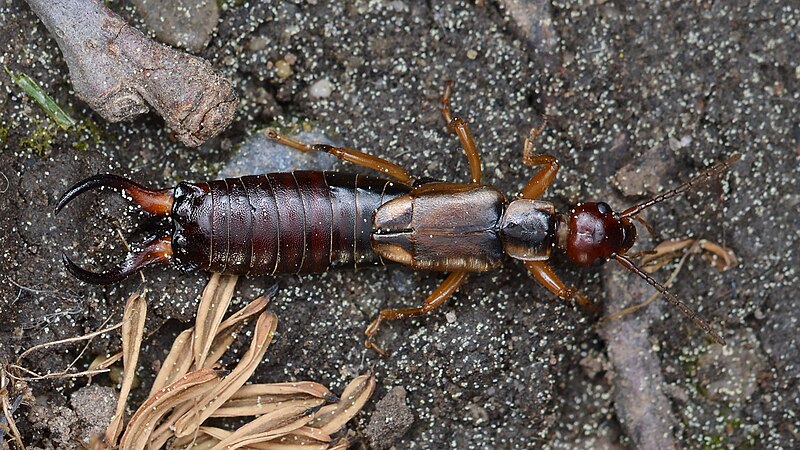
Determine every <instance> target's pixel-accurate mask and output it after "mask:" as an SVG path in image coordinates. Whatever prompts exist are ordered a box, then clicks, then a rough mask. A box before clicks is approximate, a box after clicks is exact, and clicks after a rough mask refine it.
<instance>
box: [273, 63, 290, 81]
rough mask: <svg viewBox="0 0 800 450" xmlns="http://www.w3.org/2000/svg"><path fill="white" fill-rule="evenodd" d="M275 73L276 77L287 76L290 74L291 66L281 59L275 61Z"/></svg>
mask: <svg viewBox="0 0 800 450" xmlns="http://www.w3.org/2000/svg"><path fill="white" fill-rule="evenodd" d="M275 75H277V76H278V78H289V77H290V76H292V66H291V65H290V64H289V63H288V62H286V61H285V60H283V59H281V60H279V61H276V62H275Z"/></svg>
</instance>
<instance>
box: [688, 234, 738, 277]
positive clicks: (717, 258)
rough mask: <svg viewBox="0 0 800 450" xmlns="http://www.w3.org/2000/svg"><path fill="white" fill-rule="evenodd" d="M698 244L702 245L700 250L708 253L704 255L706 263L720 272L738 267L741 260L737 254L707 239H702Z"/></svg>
mask: <svg viewBox="0 0 800 450" xmlns="http://www.w3.org/2000/svg"><path fill="white" fill-rule="evenodd" d="M697 243H698V244H700V248H702V249H703V250H705V251H706V253H704V254H703V257H705V258H706V261H708V262H709V263H710V264H711V265H713V266H714V267H716V268H717V270H719V271H720V272H724V271H726V270H728V269H730V268H732V267H736V265H737V264H739V259H738V258H737V257H736V254H734V253H733V250H731V249H729V248H727V247H723V246H721V245H719V244H717V243H715V242H711V241H709V240H707V239H700V240H699V241H697Z"/></svg>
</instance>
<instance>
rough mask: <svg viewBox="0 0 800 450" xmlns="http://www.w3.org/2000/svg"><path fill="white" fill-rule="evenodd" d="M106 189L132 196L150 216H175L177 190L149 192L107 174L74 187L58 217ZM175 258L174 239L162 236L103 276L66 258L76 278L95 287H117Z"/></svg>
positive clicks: (66, 195)
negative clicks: (82, 199) (87, 194)
mask: <svg viewBox="0 0 800 450" xmlns="http://www.w3.org/2000/svg"><path fill="white" fill-rule="evenodd" d="M102 187H110V188H115V189H121V190H123V191H125V192H126V193H127V194H128V195H130V196H131V198H132V199H133V201H134V202H136V203H137V204H138V205H139V206H141V207H142V209H143V210H144V211H147V212H148V213H150V214H154V215H157V216H167V215H169V214H170V213H171V212H172V205H173V202H174V195H173V189H159V190H153V189H148V188H146V187H144V186H141V185H140V184H138V183H135V182H133V181H131V180H129V179H127V178H123V177H121V176H118V175H111V174H105V175H95V176H93V177H91V178H87V179H85V180H83V181H81V182H79V183H77V184H75V185H74V186H72V187H71V188H70V189H69V190H68V191H67V192H66V193H64V195H63V196H62V197H61V199H60V200H59V201H58V204H57V205H56V208H55V214H58V213H59V212H60V211H61V209H63V208H64V206H66V205H67V204H68V203H69V202H71V201H72V200H74V199H75V198H77V197H78V196H79V195H81V194H83V193H85V192H87V191H90V190H93V189H97V188H102ZM171 257H172V238H171V237H170V236H161V237H156V238H153V239H150V240H148V241H147V242H145V243H144V246H143V247H142V248H141V249H140V250H138V251H135V252H132V253H130V254H129V255H128V257H127V258H126V259H125V260H124V261H122V262H121V263H120V264H119V265H117V266H116V267H114V268H113V269H110V270H108V271H106V272H101V273H97V272H90V271H88V270H86V269H84V268H82V267H80V266H78V265H77V264H75V263H74V262H72V260H71V259H69V257H68V256H67V255H66V253H64V254H63V255H62V259H63V261H64V265H65V266H66V267H67V270H69V272H70V273H71V274H72V275H74V276H75V277H76V278H78V279H80V280H82V281H85V282H87V283H92V284H111V283H116V282H118V281H121V280H123V279H124V278H126V277H128V276H129V275H131V274H133V273H136V272H137V271H138V270H139V269H141V268H143V267H147V266H149V265H151V264H157V263H160V262H165V261H169V260H170V258H171Z"/></svg>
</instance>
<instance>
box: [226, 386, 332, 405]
mask: <svg viewBox="0 0 800 450" xmlns="http://www.w3.org/2000/svg"><path fill="white" fill-rule="evenodd" d="M298 394H308V395H311V396H313V397H319V398H324V399H325V400H327V401H329V402H331V403H333V402H338V401H339V398H338V397H336V396H335V395H334V394H333V392H331V391H329V390H328V388H326V387H325V386H323V385H321V384H319V383H315V382H313V381H296V382H287V383H269V384H248V385H245V386H242V387H241V389H239V390H238V391H237V392H236V394H234V395H233V397H231V399H237V398H245V397H255V396H262V397H265V396H275V397H279V396H290V398H291V397H293V396H296V395H298Z"/></svg>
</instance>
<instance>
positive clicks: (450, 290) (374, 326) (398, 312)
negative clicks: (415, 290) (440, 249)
mask: <svg viewBox="0 0 800 450" xmlns="http://www.w3.org/2000/svg"><path fill="white" fill-rule="evenodd" d="M466 279H467V272H453V273H451V274H450V275H448V276H447V278H445V280H444V281H443V282H442V284H441V285H439V287H438V288H436V290H434V291H433V292H432V293H431V295H429V296H428V298H426V299H425V302H424V303H423V304H422V306H418V307H416V308H397V309H382V310H381V312H380V313H379V314H378V317H376V318H375V320H373V321H372V323H371V324H369V326H368V327H367V329H366V331H365V332H364V334H365V335H366V336H367V340H366V341H365V342H364V346H365V347H367V348H369V349H372V350H375V351H376V352H377V353H378V354H380V355H381V356H387V353H386V352H385V351H383V350H382V349H381V348H380V347H379V346H378V345H377V344H375V342H374V339H375V335H376V334H377V333H378V329H379V328H380V326H381V323H382V322H383V321H384V320H397V319H405V318H408V317H417V316H422V315H425V314H427V313H429V312H431V311H433V310H434V309H436V308H438V307H439V306H441V305H442V304H443V303H444V302H445V301H446V300H447V299H448V298H450V297H451V296H452V295H453V294H454V293H455V292H456V291H457V290H458V288H459V287H460V286H461V285H462V284H464V281H466Z"/></svg>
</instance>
